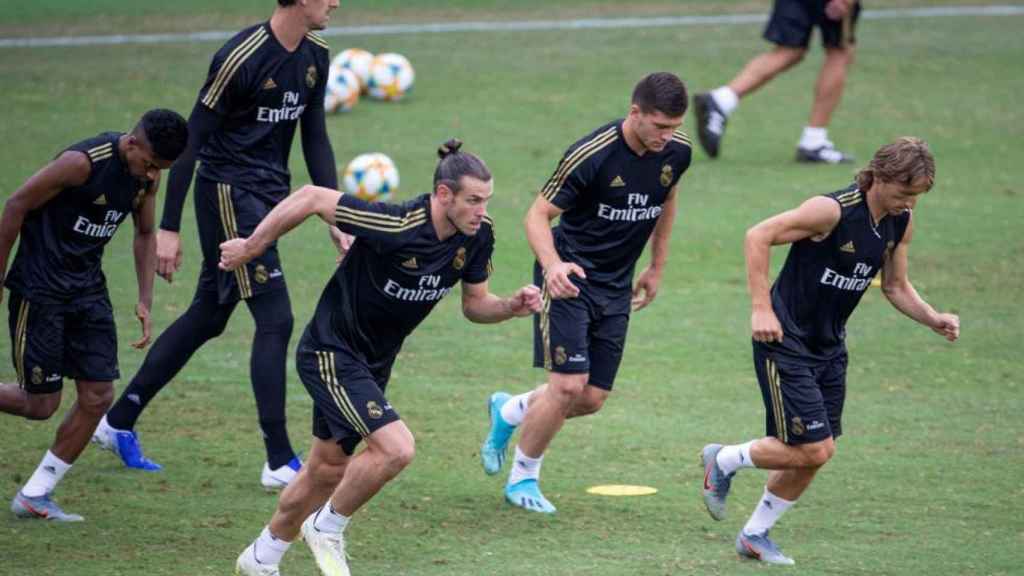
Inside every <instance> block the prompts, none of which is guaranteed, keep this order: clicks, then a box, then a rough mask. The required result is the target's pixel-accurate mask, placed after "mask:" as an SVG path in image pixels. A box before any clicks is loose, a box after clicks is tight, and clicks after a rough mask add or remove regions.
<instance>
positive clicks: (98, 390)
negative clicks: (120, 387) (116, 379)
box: [77, 382, 114, 416]
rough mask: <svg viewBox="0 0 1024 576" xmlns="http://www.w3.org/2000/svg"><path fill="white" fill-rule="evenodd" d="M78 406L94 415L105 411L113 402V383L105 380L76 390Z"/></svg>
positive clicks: (102, 413)
mask: <svg viewBox="0 0 1024 576" xmlns="http://www.w3.org/2000/svg"><path fill="white" fill-rule="evenodd" d="M77 402H78V408H79V409H80V410H82V411H83V412H85V413H87V414H90V415H93V416H96V415H99V416H102V415H104V414H106V413H107V410H109V409H110V406H111V405H112V404H113V403H114V384H113V383H110V382H106V383H103V384H93V385H91V386H88V387H87V388H81V389H79V391H78V400H77Z"/></svg>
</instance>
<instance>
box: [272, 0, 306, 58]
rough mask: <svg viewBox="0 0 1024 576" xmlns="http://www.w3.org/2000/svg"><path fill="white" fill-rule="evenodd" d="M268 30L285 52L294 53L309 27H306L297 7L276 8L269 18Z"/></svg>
mask: <svg viewBox="0 0 1024 576" xmlns="http://www.w3.org/2000/svg"><path fill="white" fill-rule="evenodd" d="M270 30H271V31H272V32H273V33H274V38H276V39H277V41H278V42H279V43H280V44H281V46H284V49H285V50H287V51H289V52H294V51H295V49H296V48H298V47H299V44H300V43H301V42H302V38H303V37H305V35H306V33H307V32H309V26H307V25H306V21H305V18H303V16H302V13H301V12H300V11H299V9H298V6H297V5H293V6H288V7H282V6H278V7H277V9H276V10H274V15H273V16H271V17H270Z"/></svg>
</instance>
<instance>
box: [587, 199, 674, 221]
mask: <svg viewBox="0 0 1024 576" xmlns="http://www.w3.org/2000/svg"><path fill="white" fill-rule="evenodd" d="M649 200H650V195H649V194H627V195H626V205H627V206H626V207H625V208H615V207H613V206H609V205H607V204H604V203H600V204H598V205H597V217H598V218H604V219H605V220H611V221H612V222H641V221H643V220H654V219H655V218H657V217H658V216H661V206H647V203H648V201H649Z"/></svg>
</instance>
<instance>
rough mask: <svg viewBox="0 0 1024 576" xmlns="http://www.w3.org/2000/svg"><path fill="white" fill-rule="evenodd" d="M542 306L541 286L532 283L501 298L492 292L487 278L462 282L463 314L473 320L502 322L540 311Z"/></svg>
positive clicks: (490, 322) (485, 322)
mask: <svg viewBox="0 0 1024 576" xmlns="http://www.w3.org/2000/svg"><path fill="white" fill-rule="evenodd" d="M540 308H541V297H540V288H537V287H536V286H534V285H532V284H528V285H526V286H523V287H522V288H520V289H519V290H516V293H515V294H513V295H512V296H510V297H508V298H501V297H499V296H497V295H495V294H492V293H491V291H490V289H489V288H488V286H487V281H486V280H485V281H483V282H480V283H477V284H470V283H468V282H463V283H462V314H463V315H465V317H466V318H468V319H469V320H470V321H471V322H476V323H479V324H492V323H494V322H502V321H505V320H508V319H509V318H515V317H517V316H529V315H530V314H534V313H536V312H540Z"/></svg>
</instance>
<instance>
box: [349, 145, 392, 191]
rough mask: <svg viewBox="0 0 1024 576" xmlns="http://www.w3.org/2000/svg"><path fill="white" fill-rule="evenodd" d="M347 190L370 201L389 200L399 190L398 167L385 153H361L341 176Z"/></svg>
mask: <svg viewBox="0 0 1024 576" xmlns="http://www.w3.org/2000/svg"><path fill="white" fill-rule="evenodd" d="M341 180H342V183H343V184H344V186H345V192H346V193H348V194H355V195H356V197H357V198H362V199H363V200H367V201H369V202H387V201H388V200H390V199H391V195H392V194H394V193H395V191H396V190H398V168H396V167H395V163H394V162H392V161H391V158H388V157H387V156H385V155H384V154H381V153H379V152H374V153H370V154H360V155H359V156H356V157H355V158H353V159H352V161H351V162H349V163H348V166H346V167H345V172H344V173H343V174H342V177H341Z"/></svg>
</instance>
